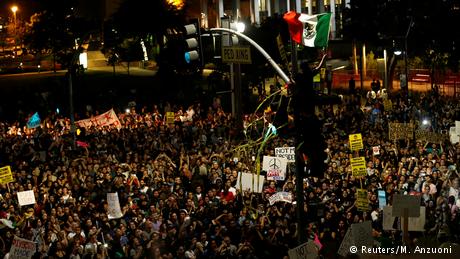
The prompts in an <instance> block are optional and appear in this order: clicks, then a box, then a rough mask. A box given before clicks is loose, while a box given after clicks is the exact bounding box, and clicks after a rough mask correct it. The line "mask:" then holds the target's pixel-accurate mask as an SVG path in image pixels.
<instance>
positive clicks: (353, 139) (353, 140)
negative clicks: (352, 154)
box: [348, 133, 364, 151]
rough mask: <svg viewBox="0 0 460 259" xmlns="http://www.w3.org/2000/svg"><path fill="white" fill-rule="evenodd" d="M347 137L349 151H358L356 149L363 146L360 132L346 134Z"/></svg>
mask: <svg viewBox="0 0 460 259" xmlns="http://www.w3.org/2000/svg"><path fill="white" fill-rule="evenodd" d="M348 139H349V141H350V150H351V151H358V150H360V149H363V148H364V145H363V137H362V136H361V133H357V134H350V135H349V136H348Z"/></svg>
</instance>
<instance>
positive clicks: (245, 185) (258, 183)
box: [235, 172, 265, 193]
mask: <svg viewBox="0 0 460 259" xmlns="http://www.w3.org/2000/svg"><path fill="white" fill-rule="evenodd" d="M264 181H265V177H264V176H263V175H259V178H258V179H257V174H251V173H241V172H239V173H238V178H237V179H236V186H235V188H236V189H238V190H240V191H246V190H248V191H250V192H255V193H261V192H262V190H263V187H264Z"/></svg>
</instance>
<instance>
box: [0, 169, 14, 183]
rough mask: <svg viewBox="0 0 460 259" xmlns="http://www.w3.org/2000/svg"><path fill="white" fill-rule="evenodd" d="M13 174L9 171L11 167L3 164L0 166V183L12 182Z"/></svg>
mask: <svg viewBox="0 0 460 259" xmlns="http://www.w3.org/2000/svg"><path fill="white" fill-rule="evenodd" d="M13 181H14V179H13V174H12V173H11V167H10V166H9V165H8V166H4V167H2V168H0V184H7V183H11V182H13Z"/></svg>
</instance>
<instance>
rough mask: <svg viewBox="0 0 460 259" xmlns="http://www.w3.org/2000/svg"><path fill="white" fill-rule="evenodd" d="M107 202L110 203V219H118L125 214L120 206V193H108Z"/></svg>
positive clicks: (108, 214) (108, 215)
mask: <svg viewBox="0 0 460 259" xmlns="http://www.w3.org/2000/svg"><path fill="white" fill-rule="evenodd" d="M107 204H108V205H109V211H108V213H107V217H108V218H109V219H118V218H121V217H122V216H123V213H121V208H120V201H119V200H118V193H117V192H115V193H107Z"/></svg>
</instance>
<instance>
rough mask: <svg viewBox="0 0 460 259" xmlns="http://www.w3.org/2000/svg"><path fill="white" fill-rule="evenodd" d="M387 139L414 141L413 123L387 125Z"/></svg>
mask: <svg viewBox="0 0 460 259" xmlns="http://www.w3.org/2000/svg"><path fill="white" fill-rule="evenodd" d="M388 138H389V139H390V140H392V141H394V140H399V139H414V124H413V123H399V122H390V123H388Z"/></svg>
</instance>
